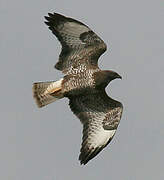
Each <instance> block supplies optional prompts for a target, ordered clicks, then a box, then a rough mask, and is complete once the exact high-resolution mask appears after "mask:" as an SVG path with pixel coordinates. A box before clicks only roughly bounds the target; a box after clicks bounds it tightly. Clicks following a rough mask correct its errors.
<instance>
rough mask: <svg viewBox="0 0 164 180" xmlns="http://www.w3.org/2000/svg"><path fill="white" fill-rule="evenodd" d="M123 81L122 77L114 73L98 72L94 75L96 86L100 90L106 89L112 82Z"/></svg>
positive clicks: (107, 71)
mask: <svg viewBox="0 0 164 180" xmlns="http://www.w3.org/2000/svg"><path fill="white" fill-rule="evenodd" d="M117 78H119V79H122V77H121V76H120V75H119V74H118V73H116V72H114V71H109V70H106V71H98V72H95V73H94V79H95V83H96V86H97V87H99V88H105V87H106V86H107V85H108V84H109V83H110V82H111V81H112V80H114V79H117Z"/></svg>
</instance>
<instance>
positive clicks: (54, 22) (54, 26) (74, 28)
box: [33, 13, 123, 164]
mask: <svg viewBox="0 0 164 180" xmlns="http://www.w3.org/2000/svg"><path fill="white" fill-rule="evenodd" d="M45 18H46V20H47V22H45V23H46V24H47V25H48V26H49V29H50V30H51V31H52V32H53V34H55V36H56V37H57V38H58V40H59V41H60V42H61V44H62V51H61V54H60V56H59V61H58V62H57V63H56V65H55V67H56V68H57V69H58V70H61V71H62V72H63V73H64V74H65V75H64V77H63V78H62V79H60V80H59V81H56V82H55V81H52V82H40V83H34V85H33V95H34V98H35V100H36V103H37V105H38V106H39V107H42V106H45V105H47V104H49V103H52V102H54V101H55V100H57V99H61V98H63V97H67V98H69V100H70V102H69V105H70V108H71V110H72V111H73V113H74V114H75V115H76V116H77V117H78V118H79V119H80V121H81V122H82V124H83V142H82V147H81V153H80V156H79V160H80V161H81V164H86V163H87V162H88V161H89V160H90V159H92V158H93V157H95V156H96V155H97V154H98V153H99V152H100V151H101V150H102V149H103V148H104V147H105V146H107V144H109V142H110V141H111V139H112V138H113V136H114V134H115V132H116V129H117V127H118V124H119V122H120V119H121V115H122V109H123V107H122V104H121V103H120V102H118V101H116V100H113V99H112V98H110V97H109V96H108V95H107V94H106V92H105V87H106V86H107V85H108V83H109V82H110V81H112V80H113V79H116V78H121V76H120V75H119V74H117V73H116V72H114V71H102V70H101V69H100V68H99V67H98V65H97V62H98V58H99V57H100V55H101V54H103V53H104V52H105V51H106V44H105V43H104V42H103V41H102V40H101V39H100V38H99V37H98V36H97V35H96V34H95V33H94V32H93V31H92V30H91V29H90V28H89V27H88V26H86V25H84V24H83V23H81V22H79V21H77V20H74V19H72V18H68V17H65V16H62V15H60V14H57V13H54V14H50V13H49V17H45Z"/></svg>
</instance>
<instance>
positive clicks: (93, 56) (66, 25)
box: [45, 13, 106, 74]
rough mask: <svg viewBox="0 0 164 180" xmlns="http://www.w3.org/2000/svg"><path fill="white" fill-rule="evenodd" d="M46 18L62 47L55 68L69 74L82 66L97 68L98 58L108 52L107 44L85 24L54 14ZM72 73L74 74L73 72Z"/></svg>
mask: <svg viewBox="0 0 164 180" xmlns="http://www.w3.org/2000/svg"><path fill="white" fill-rule="evenodd" d="M48 15H49V16H45V19H46V20H47V21H46V22H45V23H46V24H47V25H48V26H49V29H50V30H51V31H52V33H53V34H54V35H55V36H56V37H57V38H58V40H59V41H60V43H61V45H62V51H61V53H60V56H59V61H58V62H57V63H56V65H55V68H56V69H58V70H61V71H63V73H67V74H68V73H69V72H70V71H73V69H74V68H76V69H78V68H80V65H81V64H82V65H83V66H87V68H90V66H92V65H93V66H97V61H98V58H99V57H100V55H101V54H103V53H104V52H105V51H106V44H105V43H104V42H103V41H102V40H101V39H100V38H99V37H98V36H97V35H96V34H95V33H94V32H93V31H92V30H91V29H90V28H89V27H88V26H86V25H85V24H83V23H81V22H79V21H77V20H75V19H72V18H68V17H65V16H63V15H60V14H57V13H54V14H51V13H49V14H48ZM71 73H72V72H71Z"/></svg>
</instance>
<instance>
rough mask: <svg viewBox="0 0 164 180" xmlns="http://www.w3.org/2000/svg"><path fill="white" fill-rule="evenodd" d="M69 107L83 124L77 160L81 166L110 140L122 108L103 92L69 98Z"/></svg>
mask: <svg viewBox="0 0 164 180" xmlns="http://www.w3.org/2000/svg"><path fill="white" fill-rule="evenodd" d="M70 107H71V110H72V111H73V112H74V114H75V115H76V116H77V117H78V118H79V119H80V121H81V122H82V124H83V138H82V146H81V150H80V152H81V153H80V156H79V160H80V162H81V164H86V163H87V162H88V161H89V160H91V159H92V158H94V157H95V156H96V155H97V154H98V153H99V152H100V151H101V150H102V149H103V148H104V147H106V146H107V145H108V144H109V143H110V141H111V140H112V138H113V136H114V134H115V132H116V129H117V127H118V124H119V122H120V119H121V115H122V109H123V107H122V104H121V103H120V102H118V101H115V100H113V99H111V98H109V97H108V96H107V94H106V93H105V92H100V93H98V94H95V95H93V94H92V95H88V96H86V95H85V96H78V97H73V98H72V99H71V98H70Z"/></svg>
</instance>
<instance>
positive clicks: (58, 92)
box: [32, 79, 63, 107]
mask: <svg viewBox="0 0 164 180" xmlns="http://www.w3.org/2000/svg"><path fill="white" fill-rule="evenodd" d="M62 80H63V79H60V80H59V81H51V82H37V83H34V84H33V88H32V91H33V97H34V99H35V101H36V104H37V106H38V107H43V106H45V105H47V104H50V103H52V102H54V101H56V100H58V99H61V98H63V94H62V86H61V85H62Z"/></svg>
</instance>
